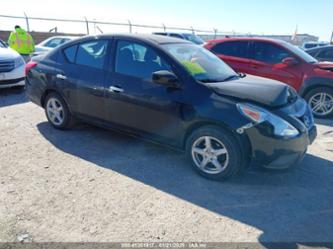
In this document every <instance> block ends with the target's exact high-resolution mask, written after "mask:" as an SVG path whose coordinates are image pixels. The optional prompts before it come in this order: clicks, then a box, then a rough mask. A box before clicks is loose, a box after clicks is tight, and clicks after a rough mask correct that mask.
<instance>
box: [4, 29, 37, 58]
mask: <svg viewBox="0 0 333 249" xmlns="http://www.w3.org/2000/svg"><path fill="white" fill-rule="evenodd" d="M8 45H9V47H11V48H12V49H14V50H15V51H16V52H18V53H19V54H20V55H21V56H22V57H23V58H24V60H25V61H28V60H29V59H30V54H31V53H33V52H34V51H35V43H34V40H33V39H32V37H31V35H30V34H29V33H28V32H26V31H25V30H24V29H22V28H21V27H20V26H18V25H16V26H15V31H13V32H11V33H10V35H9V38H8Z"/></svg>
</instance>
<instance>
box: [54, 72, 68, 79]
mask: <svg viewBox="0 0 333 249" xmlns="http://www.w3.org/2000/svg"><path fill="white" fill-rule="evenodd" d="M56 78H57V79H60V80H66V79H67V77H66V76H65V75H63V74H60V73H58V74H57V75H56Z"/></svg>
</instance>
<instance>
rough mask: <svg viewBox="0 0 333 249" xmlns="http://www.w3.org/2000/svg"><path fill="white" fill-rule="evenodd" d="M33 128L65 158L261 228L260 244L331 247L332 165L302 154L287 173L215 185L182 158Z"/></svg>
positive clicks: (256, 174)
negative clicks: (326, 244) (74, 158)
mask: <svg viewBox="0 0 333 249" xmlns="http://www.w3.org/2000/svg"><path fill="white" fill-rule="evenodd" d="M38 130H39V131H40V133H41V134H42V135H43V136H44V138H45V139H47V140H48V141H50V142H51V143H52V144H53V145H54V146H55V147H56V148H58V149H60V150H61V151H63V152H65V153H69V154H71V155H74V156H77V157H79V158H81V159H84V160H87V161H89V162H92V163H94V164H95V165H96V166H100V167H104V168H107V169H110V170H113V171H115V172H117V173H120V174H122V175H125V176H127V177H130V178H132V179H134V180H137V181H140V182H142V183H144V184H147V185H149V186H152V187H154V188H157V189H159V190H161V191H164V192H165V193H168V194H171V195H174V196H176V197H178V198H181V199H183V200H185V201H188V202H190V203H193V204H195V205H197V206H200V207H202V208H205V209H207V210H210V211H212V212H215V213H217V214H219V215H221V216H226V217H229V218H231V219H234V220H237V221H239V222H242V223H244V224H247V225H249V226H252V227H255V228H258V229H260V230H261V231H262V235H261V236H260V238H258V240H259V241H260V242H261V243H262V244H263V245H265V243H267V242H295V241H298V242H304V243H307V242H333V236H332V235H333V194H332V186H333V162H332V161H328V160H325V159H323V158H320V157H316V156H313V155H307V156H306V158H305V159H304V162H303V163H302V165H301V167H298V168H295V169H293V170H290V171H287V172H283V173H281V172H276V171H268V170H261V169H259V168H258V167H254V168H250V169H249V170H247V171H245V172H244V173H242V174H241V175H240V176H238V177H236V178H234V179H232V180H229V181H227V182H214V181H210V180H206V179H204V178H202V177H200V176H198V175H197V174H196V173H194V171H193V170H192V169H191V167H190V165H189V164H188V163H187V162H186V161H185V159H184V156H183V155H182V154H181V153H179V152H175V151H172V150H170V149H166V148H164V147H160V146H157V145H153V144H150V143H146V142H143V141H141V140H137V139H134V138H131V137H128V136H123V135H120V134H117V133H114V132H109V131H105V130H103V129H99V128H94V127H91V126H85V125H83V126H81V127H78V128H75V129H74V130H70V131H58V130H55V129H53V128H52V127H51V126H50V125H49V124H48V123H47V122H43V123H40V124H38ZM221 233H222V231H221ZM221 236H222V234H221ZM292 245H294V246H293V247H295V248H296V244H292Z"/></svg>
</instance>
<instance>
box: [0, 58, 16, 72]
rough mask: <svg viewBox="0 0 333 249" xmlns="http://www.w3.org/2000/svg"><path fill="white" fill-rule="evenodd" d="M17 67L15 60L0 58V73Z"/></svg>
mask: <svg viewBox="0 0 333 249" xmlns="http://www.w3.org/2000/svg"><path fill="white" fill-rule="evenodd" d="M14 68H15V61H14V60H0V73H6V72H10V71H12V70H13V69H14Z"/></svg>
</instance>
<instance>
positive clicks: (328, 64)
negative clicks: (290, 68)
mask: <svg viewBox="0 0 333 249" xmlns="http://www.w3.org/2000/svg"><path fill="white" fill-rule="evenodd" d="M315 66H316V67H319V68H320V69H323V70H328V71H332V72H333V63H332V62H328V61H323V62H317V63H316V64H315Z"/></svg>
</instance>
